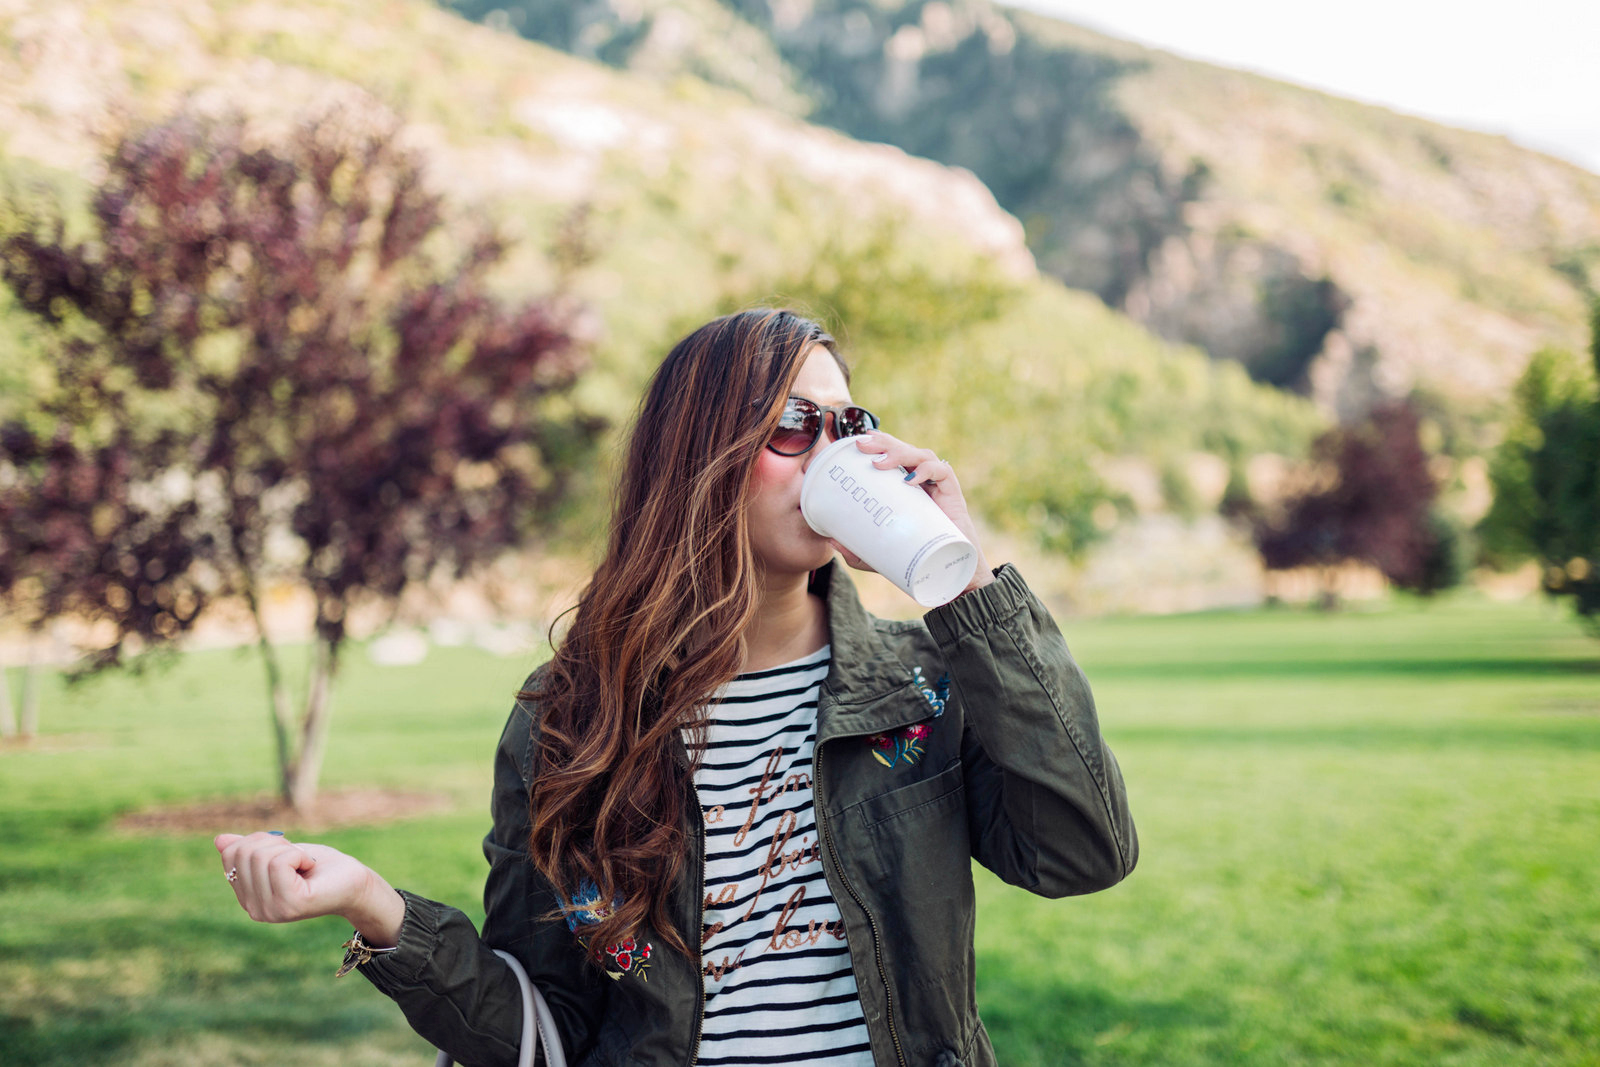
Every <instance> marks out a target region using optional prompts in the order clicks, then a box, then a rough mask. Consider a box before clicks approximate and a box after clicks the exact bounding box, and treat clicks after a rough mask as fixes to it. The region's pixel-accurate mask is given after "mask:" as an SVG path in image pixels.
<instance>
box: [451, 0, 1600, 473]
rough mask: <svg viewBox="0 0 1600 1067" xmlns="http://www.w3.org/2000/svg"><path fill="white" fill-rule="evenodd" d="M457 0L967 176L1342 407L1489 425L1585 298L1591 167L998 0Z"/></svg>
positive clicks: (1171, 319) (1069, 267)
mask: <svg viewBox="0 0 1600 1067" xmlns="http://www.w3.org/2000/svg"><path fill="white" fill-rule="evenodd" d="M454 3H455V5H456V6H457V7H458V8H459V9H461V10H462V11H463V12H465V13H467V14H469V15H473V16H475V17H492V18H494V19H495V20H497V21H498V22H499V24H501V25H505V26H508V27H513V28H516V29H518V30H519V31H520V32H523V33H525V34H527V35H529V36H532V37H536V38H539V39H541V40H545V41H547V42H548V43H551V44H553V45H555V46H556V47H560V48H563V49H566V50H568V51H572V52H575V53H578V54H584V55H589V56H592V57H594V58H596V59H599V60H601V61H603V62H607V63H610V64H612V65H617V66H625V67H629V68H632V69H636V70H640V71H642V72H645V73H647V74H649V75H650V76H654V77H663V76H671V75H673V74H677V73H681V72H684V71H688V72H692V73H694V74H695V75H697V76H700V77H705V78H709V79H711V80H713V81H717V82H719V83H720V84H723V85H726V86H728V87H730V88H733V89H736V90H738V91H740V92H743V93H746V94H747V95H749V96H751V97H752V98H753V99H759V100H762V101H764V102H766V103H767V104H769V106H787V107H789V108H791V109H792V110H793V111H794V113H796V114H803V115H805V116H807V117H809V118H810V119H811V120H812V121H815V122H819V123H822V124H825V125H828V126H832V127H834V128H837V129H840V130H843V131H845V132H848V133H850V134H851V135H852V136H855V137H860V138H864V139H867V140H874V141H882V142H886V143H890V144H895V145H898V146H900V147H902V148H904V149H906V150H907V151H908V152H911V153H913V154H915V155H919V156H926V157H928V158H930V159H937V160H941V161H943V162H946V163H950V164H954V165H957V166H961V167H965V168H967V169H970V170H971V171H972V172H973V173H974V174H976V175H977V176H978V177H979V178H981V179H982V180H983V181H984V182H985V183H986V184H987V185H988V186H989V188H990V189H992V190H993V191H994V194H995V196H996V198H997V199H998V201H999V202H1000V204H1001V205H1002V206H1003V207H1005V208H1006V209H1007V210H1008V211H1010V212H1011V213H1013V214H1014V215H1016V216H1017V217H1018V218H1019V219H1021V220H1022V222H1023V224H1024V226H1025V227H1026V230H1027V234H1028V244H1029V247H1030V248H1031V249H1032V251H1033V253H1034V255H1035V257H1036V258H1037V260H1038V262H1039V265H1040V267H1041V268H1042V269H1043V270H1044V271H1045V272H1047V273H1049V274H1051V275H1053V276H1055V277H1057V278H1059V279H1061V280H1062V281H1064V282H1065V283H1066V284H1068V285H1070V286H1073V287H1077V288H1082V289H1087V290H1089V291H1091V292H1094V293H1096V294H1097V295H1098V296H1100V297H1101V299H1102V300H1104V301H1105V302H1106V303H1107V304H1108V305H1109V306H1111V307H1114V308H1117V309H1119V310H1122V311H1124V312H1126V313H1127V314H1129V315H1130V316H1131V317H1133V318H1134V319H1136V320H1138V321H1139V322H1141V323H1143V324H1145V325H1146V326H1147V327H1149V328H1150V329H1152V330H1153V331H1155V332H1157V333H1159V334H1160V335H1162V336H1164V337H1167V338H1170V339H1174V340H1178V341H1182V342H1187V343H1192V344H1196V345H1199V346H1200V347H1202V348H1204V349H1205V350H1206V351H1208V352H1210V353H1211V354H1212V355H1214V356H1217V357H1224V358H1228V359H1233V360H1237V361H1239V362H1241V363H1243V364H1244V365H1245V366H1246V367H1247V368H1249V370H1250V372H1251V374H1252V375H1253V376H1254V377H1255V378H1257V379H1258V380H1260V381H1264V382H1268V383H1272V384H1276V385H1280V386H1286V387H1290V388H1293V389H1295V390H1297V391H1299V392H1302V393H1305V394H1308V395H1310V396H1311V397H1313V398H1315V400H1316V401H1317V402H1318V404H1319V406H1321V407H1322V408H1323V410H1325V411H1328V412H1330V413H1335V414H1338V415H1342V416H1345V417H1350V416H1354V415H1357V414H1359V413H1360V412H1362V411H1364V410H1365V409H1366V408H1368V407H1369V406H1370V405H1371V404H1372V403H1373V402H1374V401H1376V400H1379V399H1383V398H1387V397H1394V396H1399V395H1405V394H1408V393H1414V392H1415V393H1419V394H1420V395H1421V397H1422V399H1423V400H1424V401H1425V402H1426V403H1428V404H1429V405H1430V406H1431V407H1433V408H1435V409H1437V410H1440V411H1449V412H1454V413H1455V416H1456V417H1457V419H1458V421H1464V422H1465V423H1467V424H1470V423H1472V422H1473V421H1475V420H1481V419H1483V418H1490V419H1492V418H1493V414H1494V411H1495V410H1496V409H1497V408H1498V406H1499V404H1500V401H1501V399H1502V398H1503V397H1504V396H1505V394H1506V391H1507V388H1508V386H1509V384H1510V382H1511V381H1512V380H1513V379H1514V378H1515V376H1516V375H1517V374H1518V373H1519V372H1520V370H1521V368H1522V366H1523V365H1524V363H1525V362H1526V360H1527V358H1528V356H1529V355H1530V354H1531V353H1532V352H1533V351H1534V350H1535V349H1537V348H1538V347H1540V346H1542V345H1545V344H1558V345H1565V346H1577V345H1580V344H1582V343H1583V340H1584V336H1585V335H1584V322H1585V310H1584V309H1585V303H1586V300H1587V299H1589V298H1590V297H1591V296H1592V294H1593V293H1594V292H1595V290H1596V287H1597V286H1600V177H1597V176H1596V175H1594V174H1590V173H1588V172H1586V171H1583V170H1581V169H1580V168H1578V167H1575V166H1573V165H1571V164H1568V163H1565V162H1562V161H1559V160H1556V159H1553V158H1550V157H1547V156H1543V155H1540V154H1538V153H1536V152H1532V151H1529V150H1526V149H1523V148H1520V147H1517V146H1515V145H1513V144H1511V143H1510V142H1508V141H1506V140H1505V139H1503V138H1498V137H1491V136H1486V135H1483V134H1477V133H1469V132H1465V131H1461V130H1455V129H1451V128H1448V127H1445V126H1441V125H1438V124H1436V123H1431V122H1426V121H1423V120H1420V119H1415V118H1410V117H1407V116H1403V115H1398V114H1395V113H1392V112H1389V111H1386V110H1384V109H1381V108H1377V107H1371V106H1367V105H1362V104H1357V103H1353V102H1350V101H1346V100H1341V99H1339V98H1337V97H1333V96H1330V95H1327V94H1325V93H1320V92H1315V91H1312V90H1309V89H1304V88H1300V87H1296V86H1293V85H1288V84H1284V83H1281V82H1276V81H1273V80H1271V79H1267V78H1263V77H1259V76H1256V75H1251V74H1246V73H1242V72H1238V71H1233V70H1228V69H1224V68H1219V67H1215V66H1210V65H1207V64H1204V63H1198V62H1194V61H1190V60H1186V59H1180V58H1178V57H1175V56H1172V55H1168V54H1165V53H1162V52H1159V51H1154V50H1150V49H1146V48H1142V47H1139V46H1136V45H1133V44H1130V43H1127V42H1124V41H1118V40H1115V39H1113V38H1109V37H1105V36H1102V35H1100V34H1096V33H1092V32H1090V31H1088V30H1085V29H1082V28H1079V27H1076V26H1074V25H1071V24H1069V23H1066V22H1062V21H1059V20H1054V19H1050V18H1046V17H1044V16H1040V15H1035V14H1032V13H1027V12H1022V11H1013V10H1008V9H1005V8H1002V7H999V6H996V5H995V4H992V3H989V2H988V0H722V2H721V3H713V2H712V0H699V2H697V3H692V4H691V3H680V2H677V0H583V2H579V3H569V2H567V0H454ZM491 12H492V13H491ZM721 42H725V45H722V44H720V43H721ZM1422 61H1425V60H1424V57H1419V62H1422ZM752 64H753V68H754V69H756V70H759V71H760V73H761V80H760V82H759V84H756V83H755V82H754V81H753V80H752V78H751V76H750V73H749V72H750V70H751V69H752ZM797 98H798V99H800V100H803V101H804V102H803V103H797ZM1483 443H1484V440H1483V437H1482V435H1481V434H1480V435H1479V439H1478V441H1477V444H1478V445H1479V446H1481V445H1482V444H1483Z"/></svg>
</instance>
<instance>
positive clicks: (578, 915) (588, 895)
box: [567, 878, 611, 932]
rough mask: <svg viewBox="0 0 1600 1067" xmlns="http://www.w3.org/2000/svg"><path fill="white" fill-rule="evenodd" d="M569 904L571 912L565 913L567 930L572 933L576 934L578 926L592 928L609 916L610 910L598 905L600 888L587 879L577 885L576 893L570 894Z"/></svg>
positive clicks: (600, 904)
mask: <svg viewBox="0 0 1600 1067" xmlns="http://www.w3.org/2000/svg"><path fill="white" fill-rule="evenodd" d="M569 903H570V906H571V910H569V911H568V912H567V928H568V929H570V930H572V931H573V932H577V929H578V927H580V926H593V925H594V924H595V923H597V922H599V921H600V920H601V919H604V918H605V917H606V916H607V915H609V914H611V909H610V908H608V907H606V906H605V905H604V904H602V903H600V888H599V887H598V886H596V885H595V884H594V883H593V882H591V881H590V880H589V879H587V878H585V879H584V880H583V881H582V882H581V883H580V884H579V885H578V891H577V892H576V893H574V894H572V900H571V901H570V902H569Z"/></svg>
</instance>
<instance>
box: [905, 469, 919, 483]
mask: <svg viewBox="0 0 1600 1067" xmlns="http://www.w3.org/2000/svg"><path fill="white" fill-rule="evenodd" d="M916 476H917V472H916V471H906V481H908V482H909V481H910V480H911V479H913V478H915V477H916Z"/></svg>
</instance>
